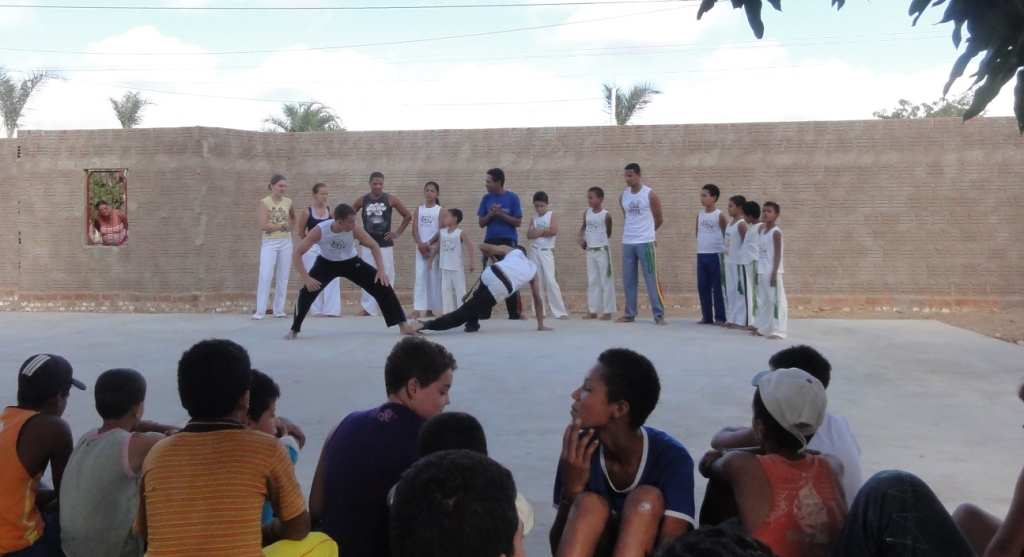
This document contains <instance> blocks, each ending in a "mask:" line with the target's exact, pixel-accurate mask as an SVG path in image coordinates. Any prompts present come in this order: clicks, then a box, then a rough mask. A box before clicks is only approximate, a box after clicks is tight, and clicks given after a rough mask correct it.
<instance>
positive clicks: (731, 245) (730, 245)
mask: <svg viewBox="0 0 1024 557" xmlns="http://www.w3.org/2000/svg"><path fill="white" fill-rule="evenodd" d="M741 222H743V221H739V220H738V221H736V222H732V223H729V226H727V227H725V262H726V263H731V264H733V265H739V264H741V263H743V238H740V223H741ZM747 228H748V230H749V227H747Z"/></svg>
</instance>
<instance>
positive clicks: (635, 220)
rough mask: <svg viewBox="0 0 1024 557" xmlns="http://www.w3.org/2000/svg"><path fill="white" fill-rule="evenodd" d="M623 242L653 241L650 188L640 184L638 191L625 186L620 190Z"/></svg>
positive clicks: (645, 242)
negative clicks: (623, 216)
mask: <svg viewBox="0 0 1024 557" xmlns="http://www.w3.org/2000/svg"><path fill="white" fill-rule="evenodd" d="M622 210H623V211H625V213H626V219H625V222H624V223H623V224H622V243H623V244H649V243H651V242H653V241H654V213H653V212H652V211H651V188H649V187H647V186H640V191H639V192H638V193H633V190H632V189H630V188H626V190H625V191H623V192H622Z"/></svg>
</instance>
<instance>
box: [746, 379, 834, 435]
mask: <svg viewBox="0 0 1024 557" xmlns="http://www.w3.org/2000/svg"><path fill="white" fill-rule="evenodd" d="M753 385H754V386H755V387H757V390H756V391H755V392H754V403H753V406H754V430H755V431H756V432H757V433H758V438H759V439H761V443H762V447H764V448H767V447H768V446H769V445H771V446H773V447H774V448H775V449H777V450H782V451H789V452H794V453H800V452H803V451H804V449H806V448H807V443H808V442H810V440H811V438H812V437H813V436H814V434H815V433H816V432H817V430H818V428H819V427H821V424H822V423H823V422H824V421H825V408H826V406H827V405H828V400H827V398H826V395H825V387H824V386H823V385H822V384H821V382H820V381H818V380H817V379H815V378H814V377H813V376H811V374H809V373H807V372H805V371H803V370H800V369H780V370H776V371H764V372H761V373H759V374H758V375H757V376H755V377H754V380H753Z"/></svg>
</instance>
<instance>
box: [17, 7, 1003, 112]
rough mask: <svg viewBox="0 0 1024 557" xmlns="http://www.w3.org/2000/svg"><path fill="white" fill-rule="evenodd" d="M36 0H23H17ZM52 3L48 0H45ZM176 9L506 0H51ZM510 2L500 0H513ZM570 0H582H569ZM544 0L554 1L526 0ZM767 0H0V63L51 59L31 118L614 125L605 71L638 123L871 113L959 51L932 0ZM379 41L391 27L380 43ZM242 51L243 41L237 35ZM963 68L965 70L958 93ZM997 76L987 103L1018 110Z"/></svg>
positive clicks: (934, 84)
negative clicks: (915, 12) (316, 105)
mask: <svg viewBox="0 0 1024 557" xmlns="http://www.w3.org/2000/svg"><path fill="white" fill-rule="evenodd" d="M13 1H15V2H22V3H28V2H30V1H33V0H13ZM38 1H39V2H40V3H50V4H53V3H56V0H38ZM61 1H62V2H64V3H66V4H74V5H80V6H81V5H91V6H97V5H104V6H111V5H131V6H171V7H188V8H203V7H239V6H303V7H317V6H365V7H377V8H380V7H386V6H398V5H406V6H408V5H415V6H425V5H437V4H440V3H449V4H451V3H456V2H458V1H461V2H464V3H468V4H473V5H478V4H484V3H499V1H500V0H444V1H443V2H439V1H436V0H330V1H325V2H316V1H313V0H310V1H302V0H300V1H298V2H294V1H293V2H291V3H287V2H285V1H284V0H248V1H245V2H243V1H240V0H101V1H99V2H97V1H96V0H61ZM504 1H508V0H504ZM565 1H566V2H573V1H578V0H565ZM531 3H532V4H548V3H550V2H549V0H533V1H532V2H531ZM783 4H784V5H783V8H784V11H783V12H781V13H779V12H775V11H774V10H772V9H771V8H770V7H769V6H768V4H767V3H765V14H764V16H765V17H764V19H765V23H766V27H767V31H766V33H765V36H764V39H762V40H757V39H756V38H755V37H754V36H753V34H752V33H751V31H750V29H749V27H748V25H747V21H746V17H745V15H744V14H743V12H742V10H733V9H732V7H731V5H730V2H728V1H727V0H722V1H720V2H719V3H718V6H716V7H715V8H714V9H713V10H712V11H711V12H709V13H708V14H706V15H705V16H704V17H703V19H702V20H701V21H697V19H696V12H697V2H694V1H693V0H682V1H675V2H666V1H662V2H637V1H635V0H634V1H632V2H623V3H619V4H614V5H575V6H564V5H562V6H552V5H529V6H517V7H489V8H465V9H454V8H448V9H415V10H397V9H374V10H353V11H340V10H334V11H328V10H293V11H215V10H202V9H188V10H177V11H154V10H110V9H90V10H70V9H44V8H39V7H33V8H0V37H3V39H2V40H0V66H3V67H4V68H5V69H6V70H7V71H8V72H9V73H11V74H12V76H14V77H16V78H20V77H23V76H24V75H25V72H31V71H32V70H36V69H51V70H54V71H56V72H58V73H59V75H60V76H61V79H60V80H54V81H50V82H47V83H46V84H45V85H44V86H43V88H42V89H41V90H40V91H39V92H38V93H37V94H36V95H35V96H34V97H33V98H32V99H31V101H30V102H29V105H28V107H27V109H26V113H25V115H24V118H23V123H22V128H23V129H78V128H115V127H119V124H118V122H117V119H116V117H115V115H114V112H113V110H112V108H111V106H110V101H109V98H110V97H120V96H121V95H122V94H124V93H125V92H126V91H141V92H142V94H143V96H144V97H146V98H148V99H149V100H150V101H151V102H152V103H153V104H152V105H151V106H148V107H147V108H146V109H145V112H144V113H143V123H142V125H143V126H145V127H174V126H214V127H226V128H236V129H247V130H260V129H264V128H265V127H266V124H265V122H264V121H265V119H266V118H267V117H268V116H273V115H277V114H279V113H280V109H281V105H282V103H283V102H296V101H310V100H316V101H319V102H322V103H324V104H326V105H328V106H330V107H331V108H333V109H334V110H335V111H336V112H337V114H338V116H339V117H340V118H341V119H342V121H343V123H344V125H345V126H346V128H347V129H349V130H395V129H455V128H495V127H536V126H594V125H608V124H609V123H610V116H609V115H608V114H607V112H606V111H605V109H604V101H603V98H602V90H601V86H602V84H603V83H606V82H612V83H616V84H618V85H620V86H623V87H629V86H631V85H632V84H634V83H638V82H650V83H652V84H654V85H655V86H656V87H657V89H659V90H660V91H661V92H662V93H661V94H660V95H657V96H656V97H655V98H654V100H653V102H652V103H651V104H650V106H649V107H648V108H647V109H646V110H645V111H644V112H642V113H641V114H639V115H638V116H637V117H635V118H634V119H633V121H632V123H634V124H686V123H719V122H759V121H793V120H847V119H867V118H871V117H872V112H874V111H876V110H879V109H885V108H891V107H893V106H894V105H895V104H896V102H897V101H898V100H899V99H901V98H905V99H909V100H912V101H914V102H924V101H933V100H935V99H937V98H939V97H940V96H941V94H942V86H943V84H944V83H945V81H946V77H947V75H948V73H949V69H950V67H951V66H952V63H953V61H954V60H955V58H956V56H957V49H956V48H954V46H953V44H952V41H951V39H950V33H951V30H952V27H951V26H950V25H936V22H937V21H938V20H939V19H940V18H941V15H942V10H941V9H932V10H930V11H929V12H927V13H926V15H925V16H924V17H923V18H922V19H921V21H920V22H919V23H918V25H917V26H916V27H914V26H912V25H911V18H910V17H908V16H907V11H906V10H907V6H908V4H909V1H908V0H850V1H848V2H847V3H846V7H844V8H843V9H842V10H841V11H836V10H834V9H833V8H831V7H830V2H829V0H800V1H794V0H788V1H787V2H784V3H783ZM381 43H386V44H381ZM240 51H241V52H240ZM969 85H970V81H969V80H962V81H960V82H958V83H957V84H956V85H955V86H954V88H953V91H952V93H953V94H956V93H960V92H963V91H965V90H966V89H967V87H968V86H969ZM1011 89H1012V87H1007V88H1006V89H1005V90H1004V91H1003V93H1002V94H1001V95H1000V97H999V98H997V99H996V100H995V101H994V102H993V104H992V105H991V107H990V109H989V111H988V112H987V114H988V115H992V116H1003V115H1010V114H1011V113H1012V100H1011Z"/></svg>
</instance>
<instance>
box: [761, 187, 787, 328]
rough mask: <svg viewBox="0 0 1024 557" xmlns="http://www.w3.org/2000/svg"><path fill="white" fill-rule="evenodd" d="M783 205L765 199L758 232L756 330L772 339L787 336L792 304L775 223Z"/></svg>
mask: <svg viewBox="0 0 1024 557" xmlns="http://www.w3.org/2000/svg"><path fill="white" fill-rule="evenodd" d="M779 212H780V207H779V204H778V203H776V202H774V201H766V202H765V204H764V210H763V211H762V212H761V220H762V225H761V230H760V231H759V235H758V246H759V250H758V254H759V255H758V261H757V307H758V313H757V318H756V322H757V330H756V331H754V334H755V335H757V336H764V337H768V338H770V339H774V340H777V339H783V338H786V327H787V325H788V322H789V306H788V304H787V302H786V288H785V287H784V286H783V284H782V274H783V270H784V265H783V261H782V256H783V242H782V229H781V228H779V227H778V226H777V225H776V221H777V220H778V218H779Z"/></svg>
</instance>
